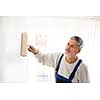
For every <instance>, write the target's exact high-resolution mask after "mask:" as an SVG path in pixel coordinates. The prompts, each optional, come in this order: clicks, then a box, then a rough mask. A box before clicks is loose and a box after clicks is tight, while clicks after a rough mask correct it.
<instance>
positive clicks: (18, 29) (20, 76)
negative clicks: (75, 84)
mask: <svg viewBox="0 0 100 100" xmlns="http://www.w3.org/2000/svg"><path fill="white" fill-rule="evenodd" d="M22 32H27V35H28V44H31V45H34V46H36V47H37V48H39V49H40V50H41V51H42V52H64V48H65V46H66V44H67V41H68V40H69V38H70V36H72V35H79V36H81V37H82V38H83V40H84V47H83V50H82V51H81V53H80V54H79V57H81V58H82V59H83V60H84V62H85V63H86V64H87V65H88V67H89V73H90V79H91V81H94V82H96V81H97V80H96V78H95V77H96V75H97V74H96V73H97V72H98V70H97V69H98V65H99V63H98V62H99V56H98V55H99V54H98V52H99V51H100V45H99V44H98V43H100V39H99V37H100V34H99V33H100V18H99V17H97V18H96V17H42V16H40V17H39V16H37V17H32V16H31V17H30V16H27V17H25V16H16V17H14V16H13V17H10V16H9V17H7V16H6V17H0V46H1V48H0V82H40V81H43V82H54V72H53V71H54V69H52V68H49V67H47V66H43V65H41V64H39V63H38V62H37V60H36V59H35V57H34V56H33V55H32V54H31V53H28V55H27V57H21V56H20V46H21V33H22ZM94 68H95V70H94ZM98 73H99V72H98ZM43 75H45V76H46V78H44V77H39V76H43Z"/></svg>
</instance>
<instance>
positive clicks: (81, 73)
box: [35, 52, 89, 83]
mask: <svg viewBox="0 0 100 100" xmlns="http://www.w3.org/2000/svg"><path fill="white" fill-rule="evenodd" d="M61 55H62V53H52V54H42V53H41V52H39V53H38V54H36V55H35V57H36V58H37V59H38V61H39V62H40V63H42V64H43V65H46V66H51V67H53V68H56V66H57V64H58V61H59V59H60V57H61ZM78 61H79V59H77V61H76V62H75V63H72V64H69V63H67V62H66V60H65V56H63V58H62V60H61V63H60V67H59V70H58V74H59V75H61V76H63V77H65V78H69V76H70V74H71V73H72V71H73V69H74V67H75V65H76V64H77V62H78ZM72 82H73V83H78V82H79V83H89V75H88V69H87V66H86V65H85V64H84V63H83V62H82V63H81V64H80V66H79V67H78V69H77V71H76V73H75V76H74V78H73V80H72Z"/></svg>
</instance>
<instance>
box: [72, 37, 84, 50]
mask: <svg viewBox="0 0 100 100" xmlns="http://www.w3.org/2000/svg"><path fill="white" fill-rule="evenodd" d="M70 39H73V40H75V41H76V42H77V43H78V47H79V48H80V49H81V48H82V47H83V40H82V38H81V37H79V36H72V37H71V38H70Z"/></svg>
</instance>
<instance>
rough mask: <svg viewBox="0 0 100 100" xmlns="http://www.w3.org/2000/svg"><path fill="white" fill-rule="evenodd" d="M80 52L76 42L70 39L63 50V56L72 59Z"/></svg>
mask: <svg viewBox="0 0 100 100" xmlns="http://www.w3.org/2000/svg"><path fill="white" fill-rule="evenodd" d="M79 52H80V48H79V46H78V42H77V41H75V40H74V39H70V41H69V42H68V44H67V45H66V48H65V56H67V57H70V58H73V57H75V56H76V55H77V54H78V53H79Z"/></svg>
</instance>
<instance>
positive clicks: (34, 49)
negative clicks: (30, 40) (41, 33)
mask: <svg viewBox="0 0 100 100" xmlns="http://www.w3.org/2000/svg"><path fill="white" fill-rule="evenodd" d="M28 51H29V52H32V53H34V54H37V53H38V52H39V50H38V49H36V48H35V47H33V46H31V45H29V47H28Z"/></svg>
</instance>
